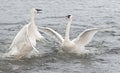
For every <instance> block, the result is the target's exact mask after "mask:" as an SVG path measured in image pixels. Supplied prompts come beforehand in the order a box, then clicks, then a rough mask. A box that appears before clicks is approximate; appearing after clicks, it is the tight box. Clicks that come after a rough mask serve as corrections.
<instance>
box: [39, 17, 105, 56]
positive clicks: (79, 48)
mask: <svg viewBox="0 0 120 73" xmlns="http://www.w3.org/2000/svg"><path fill="white" fill-rule="evenodd" d="M67 19H68V24H67V27H66V31H65V37H64V39H63V37H62V36H61V35H60V34H59V33H57V32H56V31H54V30H53V29H51V28H48V27H39V31H41V32H43V33H45V34H47V35H50V36H51V37H53V38H55V39H57V42H59V43H60V45H61V50H62V51H63V52H65V53H74V54H77V55H80V54H83V53H89V50H86V49H85V46H86V45H87V44H88V43H89V42H90V41H91V40H92V38H93V36H94V35H95V33H97V32H98V31H99V30H102V29H103V28H91V29H87V30H85V31H83V32H82V33H81V34H80V35H79V36H78V37H77V38H75V39H73V40H70V39H69V32H70V25H71V22H72V16H71V15H68V16H67Z"/></svg>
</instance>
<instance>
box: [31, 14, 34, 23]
mask: <svg viewBox="0 0 120 73" xmlns="http://www.w3.org/2000/svg"><path fill="white" fill-rule="evenodd" d="M34 19H35V13H34V12H31V23H32V24H35V20H34Z"/></svg>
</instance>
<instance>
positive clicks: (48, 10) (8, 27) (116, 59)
mask: <svg viewBox="0 0 120 73" xmlns="http://www.w3.org/2000/svg"><path fill="white" fill-rule="evenodd" d="M31 8H40V9H42V10H43V11H42V13H41V14H38V15H36V17H35V18H36V20H35V21H36V24H37V26H47V27H51V28H53V29H54V30H56V31H57V32H59V33H60V34H62V35H63V36H64V31H65V27H66V22H67V21H66V19H65V18H55V17H58V16H66V15H68V14H72V15H73V22H72V26H71V31H70V36H71V37H70V38H71V39H73V38H75V37H76V36H77V35H79V33H81V32H82V31H83V30H85V29H87V28H93V27H112V30H111V31H105V32H103V31H102V32H98V33H97V34H96V35H95V37H94V38H93V40H92V42H91V43H90V44H88V45H87V46H86V48H88V49H95V50H97V51H96V52H97V53H96V54H94V55H90V56H87V57H76V56H70V55H64V54H63V55H60V54H58V53H55V52H52V51H53V49H55V48H59V46H58V45H57V44H56V43H55V42H54V41H53V39H49V38H48V40H49V42H47V44H42V43H39V42H38V44H37V48H38V49H39V50H40V52H41V54H45V56H43V57H38V58H32V59H25V60H21V61H18V60H13V59H2V58H1V59H0V73H120V0H1V1H0V52H1V53H4V52H6V51H7V50H8V48H9V46H10V44H11V42H12V40H13V39H14V37H15V35H16V34H17V32H18V31H19V30H20V29H21V28H22V26H24V25H25V24H27V23H28V22H29V16H30V9H31ZM1 56H2V55H1Z"/></svg>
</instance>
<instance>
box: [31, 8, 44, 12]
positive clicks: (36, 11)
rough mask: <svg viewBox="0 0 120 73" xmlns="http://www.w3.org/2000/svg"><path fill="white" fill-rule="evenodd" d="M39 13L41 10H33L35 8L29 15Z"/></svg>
mask: <svg viewBox="0 0 120 73" xmlns="http://www.w3.org/2000/svg"><path fill="white" fill-rule="evenodd" d="M40 11H42V10H41V9H35V8H32V9H31V13H39V12H40Z"/></svg>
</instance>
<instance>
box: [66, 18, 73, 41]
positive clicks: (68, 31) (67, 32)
mask: <svg viewBox="0 0 120 73" xmlns="http://www.w3.org/2000/svg"><path fill="white" fill-rule="evenodd" d="M71 21H72V20H68V24H67V26H66V31H65V40H67V41H69V40H70V39H69V33H70V26H71Z"/></svg>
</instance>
